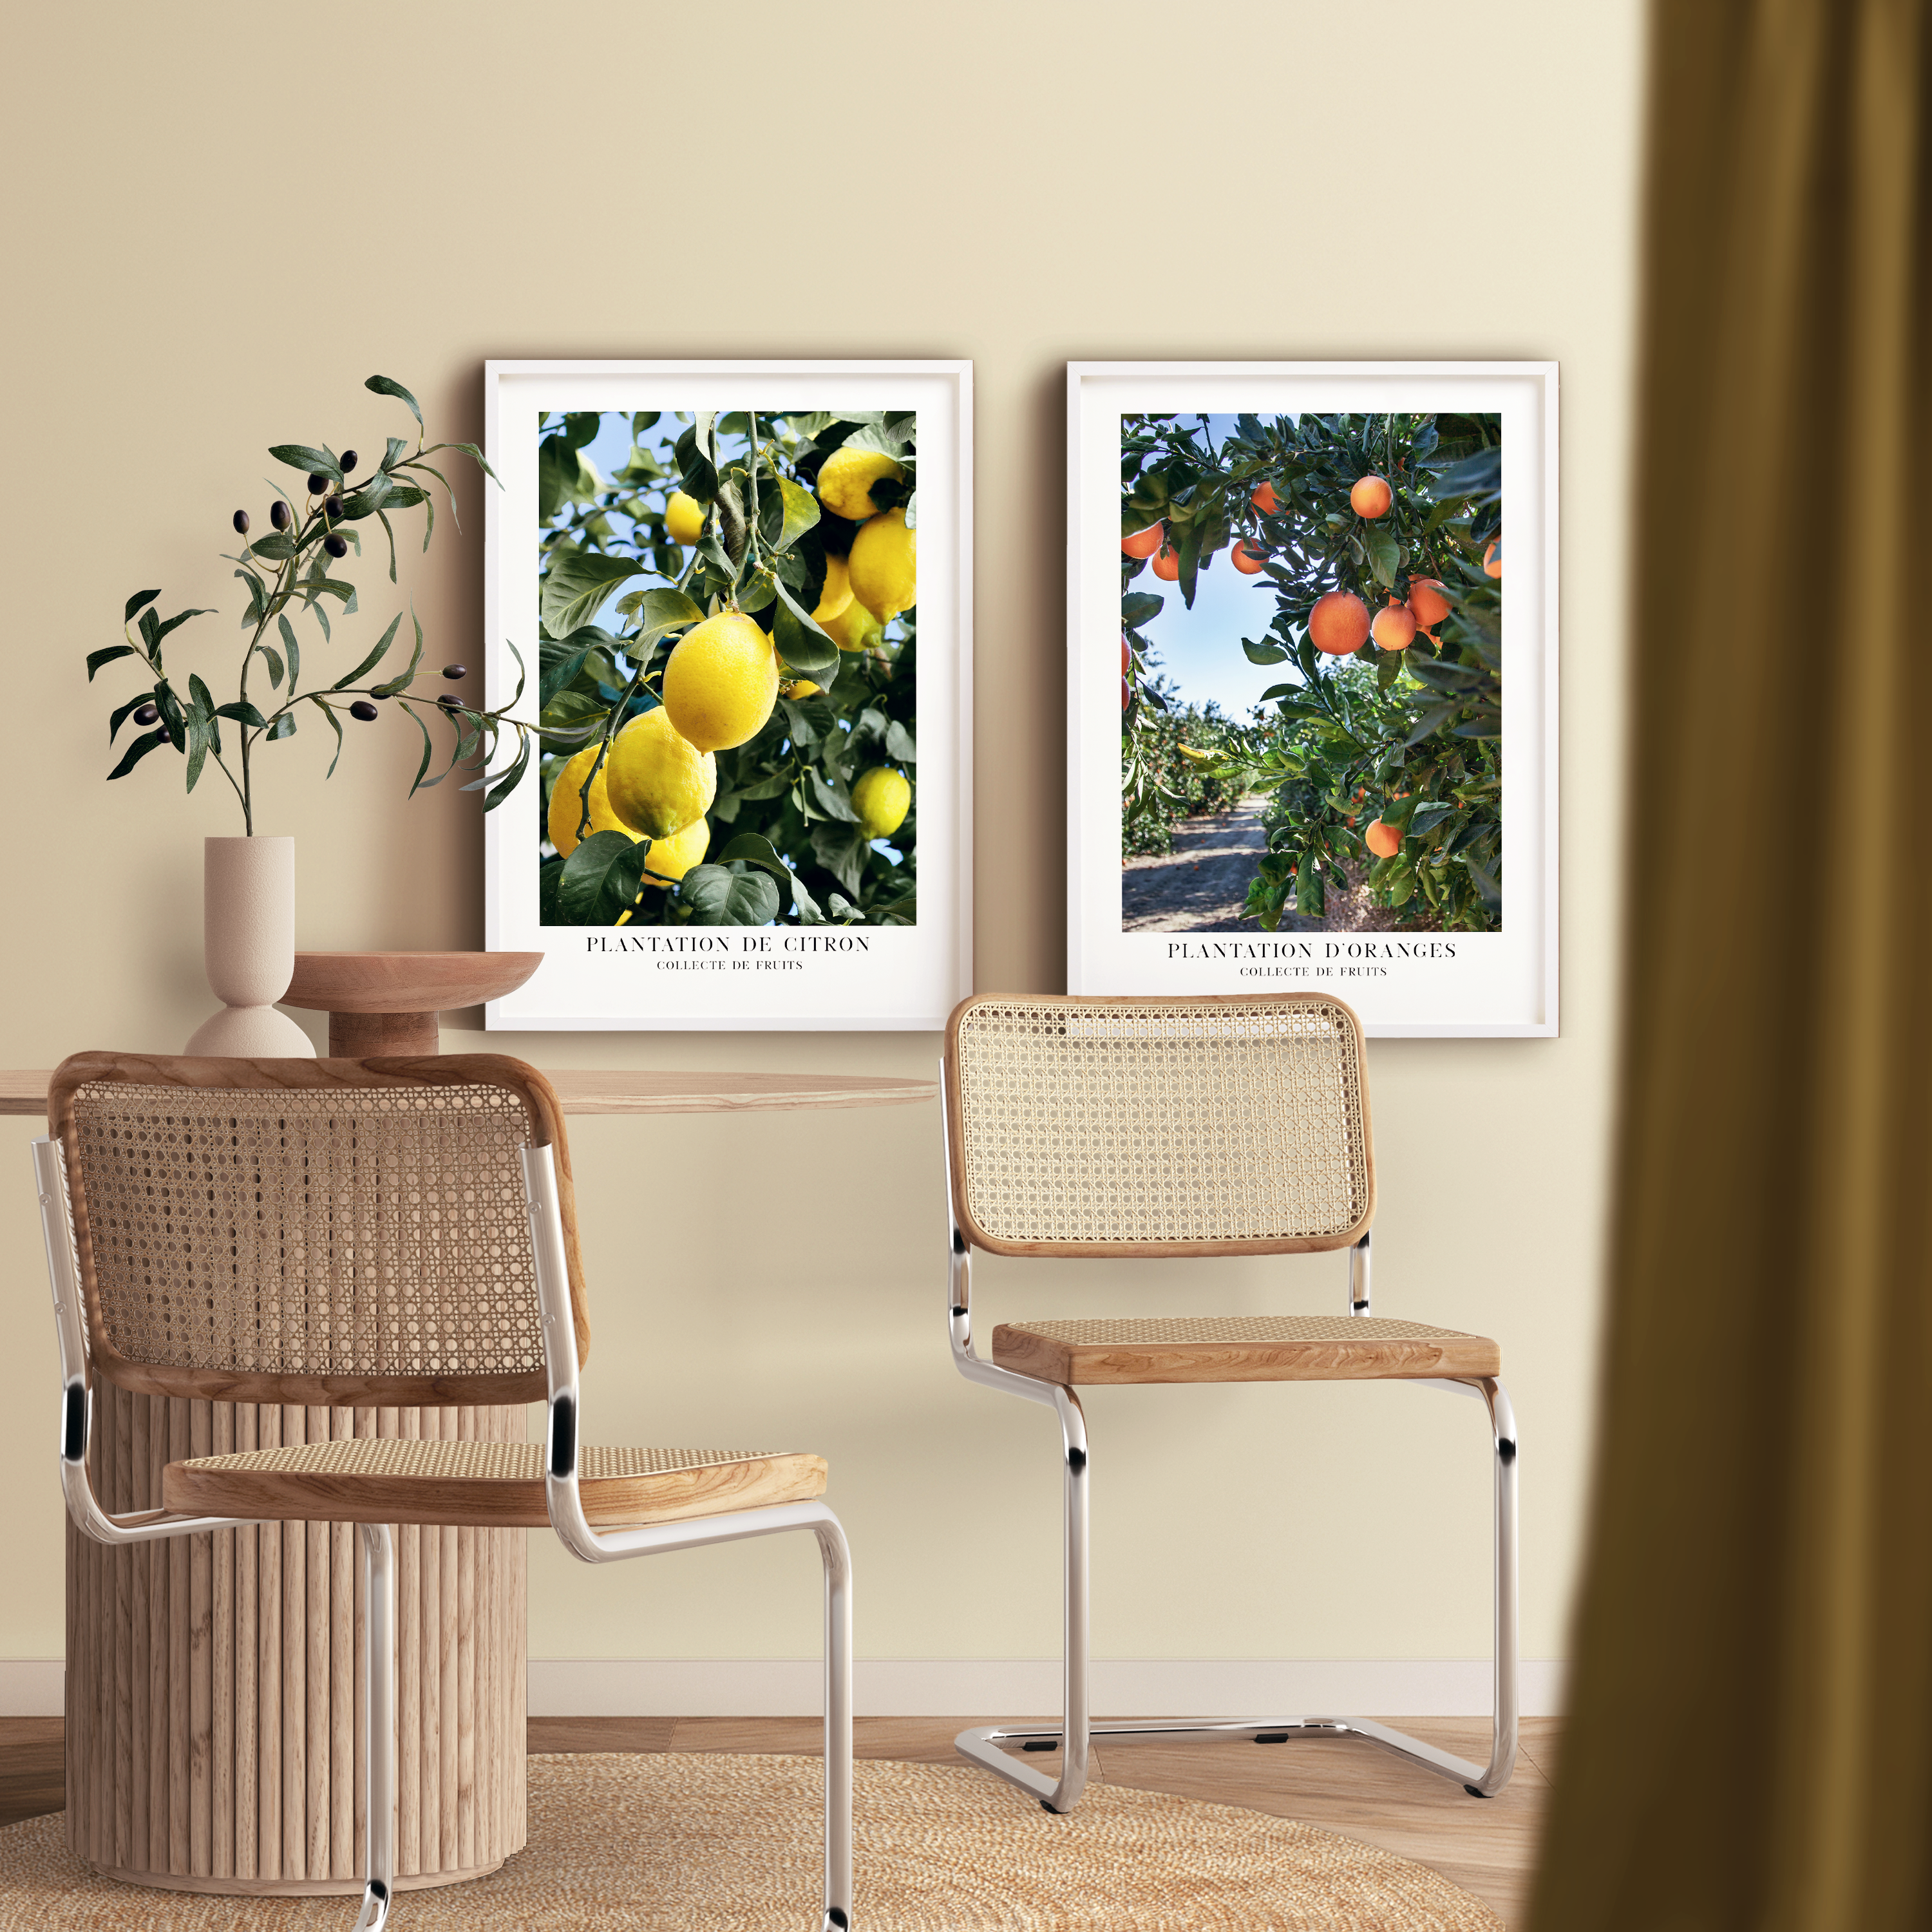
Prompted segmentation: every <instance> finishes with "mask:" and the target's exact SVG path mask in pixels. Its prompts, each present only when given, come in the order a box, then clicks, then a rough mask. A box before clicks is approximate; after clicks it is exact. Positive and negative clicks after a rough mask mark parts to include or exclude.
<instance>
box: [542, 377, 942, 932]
mask: <svg viewBox="0 0 1932 1932" xmlns="http://www.w3.org/2000/svg"><path fill="white" fill-rule="evenodd" d="M603 421H604V419H603V418H601V417H600V416H598V415H596V414H595V413H585V414H582V415H565V416H544V418H542V419H540V421H539V422H538V431H539V434H541V438H542V440H541V443H539V445H538V519H539V524H540V529H539V535H538V571H539V592H538V608H539V612H540V616H541V628H540V630H539V633H538V637H539V642H538V649H539V652H540V654H541V677H540V686H541V692H540V701H541V707H542V709H541V727H542V733H543V767H544V800H545V805H544V810H545V811H546V813H547V800H548V798H549V794H550V789H551V787H552V786H553V784H555V782H556V775H557V773H558V772H559V770H560V769H562V766H563V764H564V763H565V762H566V761H567V760H568V759H569V758H570V757H571V756H572V755H573V754H574V753H576V752H577V751H580V750H582V749H583V748H584V747H585V746H586V745H590V744H592V743H595V745H598V759H597V760H596V761H595V763H594V764H593V765H592V768H591V769H590V771H589V772H588V773H586V775H585V777H584V778H583V780H582V781H581V784H580V799H581V800H582V807H583V816H582V817H580V818H579V820H578V824H579V829H580V831H581V829H583V827H584V826H586V824H587V823H588V800H589V789H590V786H591V784H592V783H593V782H594V779H595V772H596V771H597V770H598V769H601V766H602V763H603V760H604V756H605V755H606V754H607V753H608V751H609V748H610V742H611V740H612V739H613V738H614V737H615V736H616V733H617V732H618V731H619V729H621V728H622V726H623V725H624V724H625V723H627V722H628V721H629V720H630V719H631V718H634V717H635V716H637V715H639V713H640V712H643V711H646V710H648V709H650V708H651V707H652V706H654V705H655V704H656V703H658V701H659V700H658V693H659V691H661V688H662V679H663V673H664V664H665V663H666V661H667V660H668V658H669V657H670V652H671V651H672V650H673V649H674V648H675V646H676V643H677V642H678V640H679V638H680V637H682V634H684V632H685V631H686V630H687V629H688V628H690V627H691V625H694V624H696V623H697V622H700V620H701V619H703V618H704V617H706V616H709V615H712V614H714V613H716V612H717V611H719V610H725V609H735V610H740V611H742V612H744V613H745V614H746V615H748V616H753V617H754V618H756V619H757V620H758V621H759V622H760V624H761V625H763V626H765V627H766V628H769V632H770V634H771V637H772V643H773V645H774V646H775V649H776V651H777V653H778V658H779V659H780V661H781V675H782V676H783V677H784V679H785V682H784V684H782V685H781V687H780V690H781V695H780V697H779V698H778V703H777V704H776V706H775V708H774V709H773V710H772V715H771V717H770V718H769V720H768V721H767V722H766V724H765V726H764V727H763V730H760V732H759V733H757V736H754V738H752V739H751V740H750V741H749V742H748V743H746V744H744V745H739V746H738V747H736V748H735V749H733V750H729V751H719V752H718V753H717V754H715V756H716V758H717V764H718V793H717V797H716V799H715V801H714V802H713V803H712V807H711V809H710V811H709V814H707V815H708V817H709V820H710V821H711V825H712V838H711V850H710V851H709V853H707V854H706V862H704V863H703V864H702V865H698V866H697V867H695V868H693V870H691V871H689V872H688V873H686V874H685V877H684V878H683V880H682V881H681V882H680V883H678V884H676V885H675V886H671V887H670V888H668V889H664V890H663V891H662V892H659V891H658V889H655V888H652V890H651V892H650V895H649V898H648V899H647V900H646V903H645V904H644V905H643V907H634V904H633V903H632V901H633V900H634V896H635V892H636V889H637V888H636V886H635V885H634V884H632V885H631V889H630V890H629V892H625V891H624V890H623V887H624V886H625V884H626V883H628V881H627V880H625V878H624V877H616V880H615V882H614V883H613V882H612V881H611V880H610V877H608V876H607V874H608V868H609V865H610V859H608V858H607V857H605V856H603V855H602V854H601V852H600V851H599V850H592V849H591V848H592V847H598V841H599V840H605V839H607V840H610V841H616V840H619V839H622V838H623V835H622V833H620V832H606V833H599V834H598V835H596V836H595V837H594V838H586V839H585V841H584V842H583V844H580V845H579V846H578V847H577V848H576V850H574V851H573V852H572V853H571V854H570V856H569V857H568V859H559V858H558V857H556V855H555V851H554V848H553V847H551V846H550V844H549V843H548V841H547V830H544V829H541V828H540V830H539V841H540V842H539V846H538V864H539V866H540V868H541V869H540V871H539V875H538V903H539V907H540V913H541V918H542V919H543V921H544V923H546V924H557V925H586V924H587V925H612V924H615V923H616V922H617V921H618V920H619V919H621V918H622V917H624V916H625V914H626V913H628V914H629V915H630V917H631V919H633V920H636V921H642V922H648V923H650V924H652V925H670V924H683V923H686V922H688V923H691V924H694V925H699V926H763V925H769V924H770V923H772V922H773V921H777V922H780V923H782V924H791V925H799V924H803V925H817V924H823V923H831V924H842V925H854V924H863V925H871V926H909V925H912V924H913V923H915V922H916V918H917V894H918V815H917V814H918V807H917V802H916V790H915V794H914V804H913V808H912V810H911V811H910V812H909V813H908V814H907V817H906V819H905V820H904V823H903V824H901V826H899V828H898V830H897V831H895V832H894V833H893V834H892V836H891V838H889V840H885V841H877V843H876V844H875V842H874V841H871V840H869V839H868V838H865V836H864V835H862V832H861V831H860V829H859V814H858V812H857V811H856V809H855V808H854V807H853V803H852V796H851V788H852V785H853V781H855V780H856V779H857V778H859V776H860V775H862V773H863V772H865V771H866V770H868V769H870V768H871V766H874V765H893V766H899V767H901V768H902V769H907V771H908V772H910V769H912V768H913V767H915V766H916V763H917V761H918V755H919V753H918V745H917V743H916V737H915V733H916V729H917V722H918V626H917V621H916V619H917V613H916V610H910V609H909V610H905V611H904V612H902V613H901V614H900V615H899V616H898V617H897V618H895V619H893V620H892V622H890V623H889V624H888V625H886V627H885V628H884V630H883V633H882V634H881V636H880V638H879V639H878V640H877V642H876V643H875V645H874V647H873V648H872V649H868V650H864V651H841V649H839V648H838V645H837V643H835V641H834V640H833V639H832V638H831V637H829V636H828V635H827V634H826V632H825V631H824V630H823V628H821V627H820V625H819V624H818V623H817V622H816V621H815V620H814V618H813V617H812V616H811V612H812V611H813V610H815V609H816V608H817V607H818V604H819V603H820V599H821V598H822V596H823V592H824V587H825V578H826V565H827V561H828V559H829V558H832V557H835V556H838V557H842V556H845V555H846V554H847V553H848V552H849V551H850V548H851V544H852V539H853V535H855V534H856V531H857V529H858V528H859V526H858V525H857V524H856V523H852V522H850V521H847V520H846V519H845V518H844V517H839V516H836V515H835V514H833V513H832V512H831V511H829V510H826V509H825V508H823V506H822V505H820V502H819V501H818V499H817V496H816V495H815V493H814V486H815V484H816V481H817V475H818V471H819V469H820V466H821V465H822V464H823V462H824V460H825V459H826V458H827V457H829V455H831V454H832V452H833V451H834V450H835V449H841V448H847V449H859V450H871V451H876V452H882V453H883V454H885V455H889V456H891V457H892V458H893V459H894V460H895V462H896V463H898V466H900V468H901V469H902V470H903V471H904V479H903V480H902V481H900V480H895V479H893V478H887V477H882V478H880V479H879V480H878V481H877V482H875V483H874V484H873V485H872V486H871V498H872V501H873V502H874V505H876V506H877V508H879V509H880V510H881V511H883V510H886V509H889V508H900V507H903V508H904V511H905V514H906V520H907V523H908V525H913V526H916V521H917V517H918V495H917V490H918V449H917V441H918V425H917V421H916V416H915V415H914V414H913V413H912V412H910V411H883V412H873V413H856V414H851V415H844V416H836V415H832V414H829V413H824V412H820V411H811V410H793V411H783V410H781V411H778V412H775V413H771V414H765V413H762V412H760V413H751V412H746V411H742V410H733V411H730V412H711V413H703V412H700V413H696V414H694V415H689V416H685V415H676V414H673V415H666V414H664V413H659V412H656V411H643V412H640V413H637V414H635V415H634V416H632V417H631V422H630V435H631V448H630V453H629V455H628V458H627V459H626V460H625V463H624V464H623V466H622V467H621V468H619V469H617V470H616V472H615V473H614V474H613V475H612V476H610V478H604V476H602V475H600V474H599V473H598V471H597V469H596V468H595V465H594V464H593V463H592V461H591V460H590V459H589V457H588V456H587V455H585V454H584V452H585V451H586V449H587V447H588V446H589V445H590V444H591V443H593V442H594V441H595V440H596V437H597V436H598V431H599V430H600V429H601V427H602V425H603ZM678 490H682V492H683V493H685V495H687V496H690V497H691V498H692V499H694V500H695V501H696V502H697V503H699V504H700V505H702V506H703V508H704V511H705V513H706V514H705V523H704V528H703V532H702V533H701V535H700V537H699V539H698V541H697V543H696V544H694V545H692V546H691V547H690V548H689V550H688V551H687V550H684V549H682V548H681V547H679V545H677V544H675V543H674V542H673V541H672V540H671V537H670V532H669V530H668V529H667V526H666V523H665V516H666V512H667V508H668V505H669V503H670V497H671V496H672V494H673V493H674V492H676V491H678ZM618 585H624V586H628V587H627V588H626V589H625V590H624V592H623V593H622V595H620V596H619V597H618V598H616V601H615V603H614V604H612V605H611V606H610V616H613V618H614V619H616V625H615V628H609V627H607V625H604V624H600V623H598V622H592V621H591V620H592V618H593V617H595V616H598V615H599V614H601V613H602V610H603V607H604V604H605V602H606V601H607V599H608V598H609V597H610V592H611V590H612V589H613V586H618ZM805 682H809V683H811V684H813V685H816V686H817V687H818V688H817V689H816V690H814V691H803V690H802V689H798V688H795V687H797V686H799V685H802V684H804V683H805ZM882 846H883V847H889V850H882V849H880V847H882ZM640 849H641V848H640ZM635 863H636V864H637V866H639V867H640V868H641V867H642V866H643V865H644V863H645V862H644V861H643V859H641V858H639V859H637V861H636V862H635ZM593 870H595V871H598V874H599V878H600V881H601V883H600V884H599V886H598V889H597V890H596V891H595V892H590V891H589V890H588V889H586V885H587V882H588V881H589V877H590V874H591V873H592V871H593ZM642 883H645V884H649V880H648V879H644V880H642Z"/></svg>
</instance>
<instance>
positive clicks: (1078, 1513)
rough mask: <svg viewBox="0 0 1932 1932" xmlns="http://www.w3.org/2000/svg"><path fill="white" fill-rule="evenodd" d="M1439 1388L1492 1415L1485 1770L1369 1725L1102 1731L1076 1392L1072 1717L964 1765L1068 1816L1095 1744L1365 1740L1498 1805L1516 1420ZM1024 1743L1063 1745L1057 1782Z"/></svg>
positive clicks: (1511, 1746)
mask: <svg viewBox="0 0 1932 1932" xmlns="http://www.w3.org/2000/svg"><path fill="white" fill-rule="evenodd" d="M1429 1386H1430V1387H1433V1388H1444V1389H1448V1390H1451V1391H1453V1392H1454V1393H1455V1394H1458V1395H1471V1396H1475V1397H1477V1398H1478V1400H1481V1401H1482V1402H1484V1403H1486V1404H1487V1406H1488V1409H1489V1412H1490V1433H1491V1436H1492V1439H1493V1451H1492V1453H1493V1467H1494V1470H1495V1484H1496V1504H1495V1528H1494V1532H1493V1535H1494V1550H1493V1556H1494V1567H1495V1580H1494V1589H1495V1604H1494V1611H1493V1633H1494V1644H1495V1665H1494V1673H1493V1676H1494V1682H1493V1709H1494V1715H1493V1719H1492V1724H1491V1736H1490V1761H1489V1763H1487V1765H1478V1764H1472V1763H1470V1762H1469V1760H1467V1759H1465V1758H1460V1757H1455V1756H1454V1754H1451V1752H1448V1751H1442V1750H1439V1748H1437V1747H1436V1746H1435V1745H1431V1744H1425V1743H1424V1742H1423V1741H1422V1739H1420V1738H1415V1737H1412V1736H1409V1733H1407V1732H1406V1731H1398V1730H1393V1729H1391V1727H1389V1726H1388V1725H1386V1724H1376V1723H1375V1722H1373V1721H1372V1720H1371V1719H1369V1718H1316V1717H1289V1718H1226V1719H1208V1718H1165V1719H1150V1720H1148V1721H1145V1722H1144V1723H1139V1724H1135V1723H1125V1724H1094V1723H1093V1722H1092V1721H1091V1719H1090V1718H1089V1716H1088V1597H1087V1577H1088V1555H1087V1523H1088V1483H1089V1480H1090V1464H1089V1460H1088V1454H1087V1439H1086V1428H1085V1418H1083V1417H1082V1414H1081V1410H1080V1404H1079V1398H1078V1397H1076V1396H1075V1394H1074V1393H1073V1391H1072V1390H1071V1389H1069V1388H1062V1389H1058V1390H1056V1391H1055V1398H1056V1400H1055V1407H1056V1408H1057V1409H1058V1411H1059V1413H1060V1418H1061V1431H1062V1436H1063V1440H1064V1447H1065V1451H1066V1468H1067V1504H1066V1537H1067V1556H1066V1564H1067V1568H1066V1651H1065V1660H1066V1661H1065V1705H1066V1712H1065V1716H1064V1719H1063V1721H1062V1722H1061V1724H1060V1725H1059V1726H1058V1727H1041V1728H1038V1729H1033V1728H1027V1727H1020V1726H1016V1725H1007V1724H992V1725H987V1726H984V1727H981V1728H980V1729H978V1730H970V1731H962V1732H961V1733H959V1736H958V1737H957V1738H956V1739H954V1740H953V1743H954V1747H955V1748H956V1749H957V1750H958V1751H959V1753H960V1754H961V1755H962V1757H968V1758H970V1759H971V1760H972V1761H973V1762H974V1763H975V1764H977V1765H980V1766H984V1767H985V1769H987V1770H988V1771H990V1772H993V1773H995V1775H997V1776H998V1777H1001V1778H1004V1779H1006V1780H1007V1782H1008V1783H1009V1784H1017V1785H1018V1786H1019V1787H1020V1788H1021V1789H1022V1790H1025V1791H1030V1792H1031V1793H1033V1795H1034V1796H1035V1797H1036V1798H1037V1799H1039V1800H1040V1803H1041V1805H1043V1806H1044V1807H1045V1808H1046V1810H1048V1811H1054V1812H1065V1811H1072V1810H1073V1807H1074V1806H1075V1805H1077V1804H1078V1803H1079V1801H1080V1795H1081V1793H1082V1792H1083V1791H1084V1790H1085V1789H1086V1786H1087V1775H1088V1751H1089V1746H1090V1743H1091V1739H1094V1738H1095V1737H1104V1738H1119V1739H1127V1740H1132V1739H1150V1740H1151V1739H1160V1740H1161V1741H1162V1742H1165V1743H1178V1742H1185V1741H1187V1740H1189V1739H1204V1740H1205V1739H1213V1738H1242V1737H1245V1738H1247V1739H1251V1740H1252V1741H1253V1742H1254V1743H1256V1744H1285V1743H1286V1742H1287V1741H1288V1740H1289V1739H1290V1738H1292V1737H1301V1738H1341V1737H1358V1738H1361V1739H1365V1740H1366V1741H1367V1742H1369V1743H1370V1744H1373V1745H1379V1746H1381V1747H1382V1749H1383V1750H1385V1751H1392V1752H1393V1753H1394V1754H1395V1755H1396V1756H1397V1757H1403V1758H1406V1759H1408V1760H1409V1762H1410V1763H1412V1764H1415V1765H1419V1766H1421V1768H1422V1769H1424V1770H1425V1771H1433V1772H1436V1775H1438V1776H1439V1777H1442V1778H1449V1779H1451V1780H1453V1781H1454V1782H1455V1783H1456V1784H1460V1785H1461V1786H1462V1787H1463V1790H1465V1791H1466V1792H1468V1793H1469V1796H1471V1797H1472V1798H1493V1797H1495V1796H1496V1794H1497V1793H1499V1791H1501V1790H1502V1789H1503V1787H1505V1785H1506V1784H1508V1783H1509V1781H1510V1775H1511V1772H1513V1771H1514V1769H1515V1768H1516V1749H1517V1433H1516V1417H1515V1413H1514V1410H1513V1409H1511V1406H1510V1399H1509V1397H1508V1394H1507V1393H1506V1392H1505V1390H1504V1388H1503V1386H1502V1383H1500V1382H1496V1381H1494V1380H1493V1379H1487V1378H1485V1379H1483V1380H1481V1381H1480V1382H1433V1383H1431V1384H1430V1385H1429ZM1001 1745H1019V1746H1020V1747H1021V1748H1022V1750H1024V1751H1030V1752H1031V1751H1052V1750H1054V1749H1055V1748H1058V1747H1059V1746H1061V1745H1064V1746H1065V1747H1066V1751H1067V1757H1066V1762H1065V1763H1064V1765H1063V1766H1062V1768H1061V1776H1060V1778H1059V1780H1058V1782H1056V1781H1054V1780H1053V1779H1051V1778H1046V1777H1044V1776H1043V1775H1041V1774H1040V1772H1037V1771H1035V1770H1034V1769H1032V1768H1031V1766H1027V1765H1025V1764H1022V1763H1019V1762H1018V1761H1017V1760H1015V1759H1013V1758H1012V1757H1009V1756H1008V1755H1007V1753H1006V1752H1005V1751H1003V1750H1001V1748H1000V1747H1001Z"/></svg>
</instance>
